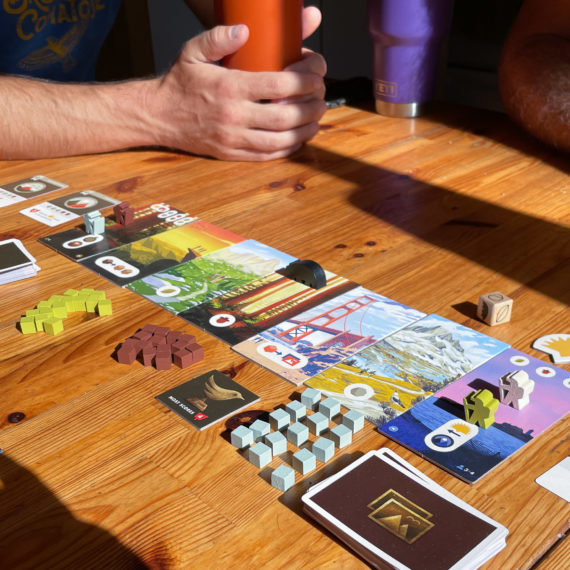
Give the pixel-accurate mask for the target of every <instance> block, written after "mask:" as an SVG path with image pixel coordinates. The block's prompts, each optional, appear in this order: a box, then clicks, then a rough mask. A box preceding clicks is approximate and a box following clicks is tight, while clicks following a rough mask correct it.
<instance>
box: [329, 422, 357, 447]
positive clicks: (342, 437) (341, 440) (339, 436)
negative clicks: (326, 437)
mask: <svg viewBox="0 0 570 570" xmlns="http://www.w3.org/2000/svg"><path fill="white" fill-rule="evenodd" d="M329 434H330V439H332V440H333V441H334V442H335V444H336V446H337V447H338V448H339V449H342V448H343V447H346V446H347V445H350V443H351V442H352V431H351V430H350V429H349V428H347V427H346V426H343V425H342V424H339V425H337V426H335V427H333V428H332V429H331V431H330V432H329Z"/></svg>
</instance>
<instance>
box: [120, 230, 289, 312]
mask: <svg viewBox="0 0 570 570" xmlns="http://www.w3.org/2000/svg"><path fill="white" fill-rule="evenodd" d="M294 259H295V258H294V257H292V256H290V255H288V254H286V253H283V252H281V251H278V250H276V249H273V248H272V247H269V246H267V245H264V244H262V243H260V242H258V241H255V240H246V241H243V242H241V243H238V244H235V245H231V246H229V247H226V248H224V249H220V250H218V251H215V252H213V253H210V254H208V255H204V256H203V257H198V258H196V259H193V260H191V261H188V262H186V263H182V264H180V265H177V266H175V267H171V268H169V269H166V270H165V271H161V272H159V273H154V274H153V275H150V276H148V277H144V278H143V279H140V280H137V281H135V282H133V283H130V284H129V285H128V288H129V289H130V290H131V291H134V292H135V293H138V294H139V295H143V296H144V297H146V298H147V299H148V300H149V301H152V302H153V303H157V304H158V305H160V306H161V307H163V308H165V309H166V310H168V311H170V312H171V313H180V312H182V311H185V310H187V309H189V308H191V307H194V306H196V305H199V304H200V303H204V302H206V301H208V300H210V299H212V298H214V297H218V296H220V295H223V294H224V293H227V292H228V291H231V290H233V289H235V288H236V287H240V286H242V285H245V284H247V283H250V282H251V281H254V280H255V279H258V278H259V277H261V276H264V275H267V274H269V273H272V272H273V271H276V270H277V269H279V268H281V267H284V266H286V265H287V264H289V263H290V262H291V261H294Z"/></svg>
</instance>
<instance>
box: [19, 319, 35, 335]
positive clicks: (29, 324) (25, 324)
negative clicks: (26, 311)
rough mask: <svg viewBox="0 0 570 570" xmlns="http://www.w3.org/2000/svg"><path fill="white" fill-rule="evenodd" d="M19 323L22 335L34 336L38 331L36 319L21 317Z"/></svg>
mask: <svg viewBox="0 0 570 570" xmlns="http://www.w3.org/2000/svg"><path fill="white" fill-rule="evenodd" d="M19 323H20V331H22V334H32V333H35V332H37V331H38V329H37V328H36V322H35V320H34V317H21V318H20V321H19Z"/></svg>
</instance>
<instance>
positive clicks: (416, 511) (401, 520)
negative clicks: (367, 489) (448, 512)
mask: <svg viewBox="0 0 570 570" xmlns="http://www.w3.org/2000/svg"><path fill="white" fill-rule="evenodd" d="M368 508H369V509H372V512H371V513H370V514H369V515H368V517H369V518H370V519H372V520H373V521H374V522H375V523H377V524H379V525H380V526H381V527H382V528H385V529H386V530H387V531H388V532H391V533H392V534H394V535H395V536H397V537H398V538H401V539H402V540H404V541H405V542H407V543H408V544H412V543H413V542H415V541H416V540H418V538H420V537H421V536H423V535H424V534H425V533H426V532H428V531H429V530H430V529H432V528H433V527H434V524H433V523H432V522H431V521H430V520H429V519H430V518H431V517H432V516H433V515H432V513H430V512H428V511H426V510H425V509H422V508H421V507H420V506H418V505H416V504H415V503H413V502H412V501H410V500H408V499H406V497H404V496H403V495H400V493H398V492H397V491H394V489H389V490H388V491H386V492H385V493H384V494H383V495H380V496H379V497H378V498H376V499H374V500H373V501H372V502H371V503H369V504H368Z"/></svg>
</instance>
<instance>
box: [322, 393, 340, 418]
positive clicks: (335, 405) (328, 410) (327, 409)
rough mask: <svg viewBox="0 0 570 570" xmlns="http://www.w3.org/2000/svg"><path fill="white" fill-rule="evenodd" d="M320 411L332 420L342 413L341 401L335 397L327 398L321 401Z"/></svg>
mask: <svg viewBox="0 0 570 570" xmlns="http://www.w3.org/2000/svg"><path fill="white" fill-rule="evenodd" d="M319 412H321V414H324V415H325V416H327V418H329V420H330V419H332V418H334V417H335V416H336V415H338V414H340V403H339V402H338V401H337V400H335V399H334V398H325V399H324V400H322V401H321V402H319Z"/></svg>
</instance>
